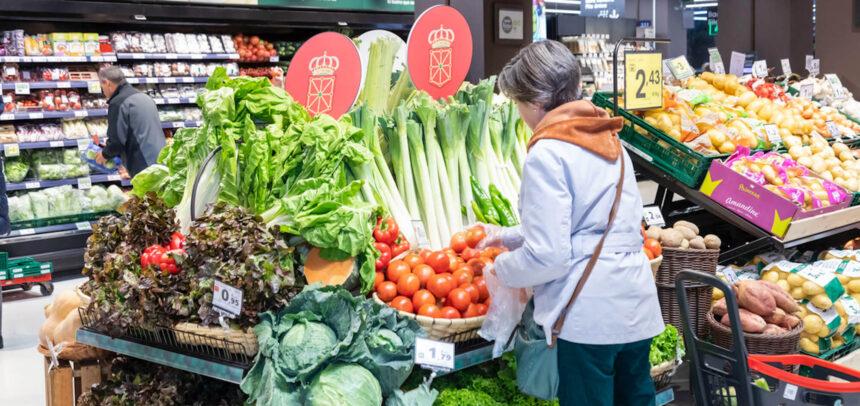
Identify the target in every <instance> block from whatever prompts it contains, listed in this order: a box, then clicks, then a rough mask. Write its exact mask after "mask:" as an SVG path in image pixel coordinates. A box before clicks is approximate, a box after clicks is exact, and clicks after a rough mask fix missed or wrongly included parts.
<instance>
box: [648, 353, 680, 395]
mask: <svg viewBox="0 0 860 406" xmlns="http://www.w3.org/2000/svg"><path fill="white" fill-rule="evenodd" d="M679 366H681V361H680V360H672V361H666V362H664V363H662V364H660V365H655V366H653V367H651V380H652V381H654V388H655V389H657V390H660V389H663V388H665V387H667V386H669V383H671V382H672V377H673V376H675V372H677V371H678V367H679Z"/></svg>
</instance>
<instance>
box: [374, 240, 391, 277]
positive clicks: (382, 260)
mask: <svg viewBox="0 0 860 406" xmlns="http://www.w3.org/2000/svg"><path fill="white" fill-rule="evenodd" d="M373 247H374V248H376V250H377V251H379V258H378V259H377V260H376V271H377V272H381V271H384V270H385V268H386V267H388V263H389V262H391V247H389V246H388V244H385V243H382V242H375V243H373Z"/></svg>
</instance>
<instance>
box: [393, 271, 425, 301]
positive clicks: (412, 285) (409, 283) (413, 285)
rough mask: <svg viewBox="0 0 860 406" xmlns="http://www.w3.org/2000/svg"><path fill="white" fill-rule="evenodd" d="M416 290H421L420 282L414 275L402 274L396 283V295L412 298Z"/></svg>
mask: <svg viewBox="0 0 860 406" xmlns="http://www.w3.org/2000/svg"><path fill="white" fill-rule="evenodd" d="M418 289H421V281H419V280H418V277H417V276H415V275H414V274H411V273H407V274H404V275H403V276H401V277H400V279H399V280H398V281H397V293H399V294H401V295H403V296H409V297H412V295H414V294H415V292H417V291H418Z"/></svg>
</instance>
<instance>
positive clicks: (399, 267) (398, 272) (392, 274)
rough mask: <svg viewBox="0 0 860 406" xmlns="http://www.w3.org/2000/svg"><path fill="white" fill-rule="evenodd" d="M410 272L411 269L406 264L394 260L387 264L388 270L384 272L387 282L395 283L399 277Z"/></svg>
mask: <svg viewBox="0 0 860 406" xmlns="http://www.w3.org/2000/svg"><path fill="white" fill-rule="evenodd" d="M411 272H412V268H410V267H409V265H408V264H407V263H406V262H403V261H401V260H395V261H391V263H390V264H388V270H387V271H385V276H387V277H388V280H390V281H392V282H397V281H399V280H400V277H401V276H403V275H405V274H408V273H411Z"/></svg>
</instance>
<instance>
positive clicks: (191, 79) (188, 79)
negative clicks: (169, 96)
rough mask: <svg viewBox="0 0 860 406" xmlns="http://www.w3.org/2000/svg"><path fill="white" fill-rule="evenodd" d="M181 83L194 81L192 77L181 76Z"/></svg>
mask: <svg viewBox="0 0 860 406" xmlns="http://www.w3.org/2000/svg"><path fill="white" fill-rule="evenodd" d="M182 83H194V78H182Z"/></svg>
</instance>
